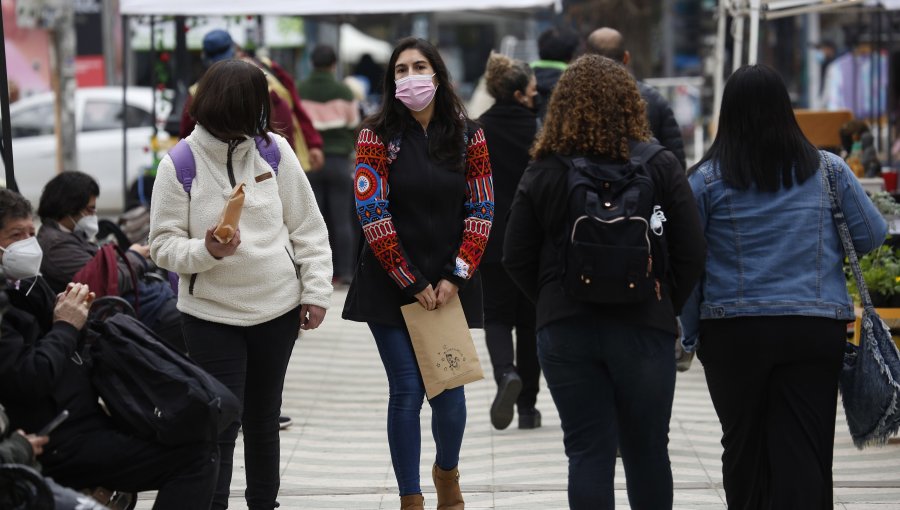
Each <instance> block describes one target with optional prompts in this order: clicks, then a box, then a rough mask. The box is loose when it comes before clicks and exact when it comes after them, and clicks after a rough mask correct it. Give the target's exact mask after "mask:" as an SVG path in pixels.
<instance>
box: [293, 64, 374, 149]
mask: <svg viewBox="0 0 900 510" xmlns="http://www.w3.org/2000/svg"><path fill="white" fill-rule="evenodd" d="M297 89H298V90H299V91H300V96H301V97H302V98H303V108H304V109H305V110H306V112H307V113H308V114H309V116H310V118H311V119H312V122H313V126H314V127H315V128H316V130H317V131H318V132H319V133H321V135H322V140H323V142H324V145H323V147H322V150H323V151H324V152H325V154H331V155H335V156H345V157H346V156H349V155H351V154H352V153H353V151H354V149H355V147H356V128H357V126H359V104H358V103H357V101H356V99H355V98H354V97H353V92H352V91H351V90H350V88H349V87H347V86H346V85H344V84H343V83H341V82H339V81H337V80H336V79H335V77H334V75H333V74H332V73H331V72H329V71H313V72H312V74H311V75H310V76H309V78H307V79H306V80H303V81H302V82H300V84H299V85H298V86H297Z"/></svg>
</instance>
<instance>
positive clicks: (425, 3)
mask: <svg viewBox="0 0 900 510" xmlns="http://www.w3.org/2000/svg"><path fill="white" fill-rule="evenodd" d="M551 5H555V6H556V9H557V11H559V10H561V7H562V0H479V1H478V2H466V3H462V2H459V1H456V0H378V1H372V0H335V1H333V2H323V1H321V0H266V1H264V2H260V1H259V0H229V1H227V2H223V1H222V0H190V1H185V0H119V12H120V13H121V14H123V15H150V14H165V15H176V16H178V15H183V16H202V15H208V14H215V15H219V16H229V15H244V14H297V15H304V16H316V15H334V14H380V13H398V12H402V13H416V12H439V11H462V10H494V9H531V8H535V7H549V6H551Z"/></svg>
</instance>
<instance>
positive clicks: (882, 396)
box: [823, 157, 900, 449]
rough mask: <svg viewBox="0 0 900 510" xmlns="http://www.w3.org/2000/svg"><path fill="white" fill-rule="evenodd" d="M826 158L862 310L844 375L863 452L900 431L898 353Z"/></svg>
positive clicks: (848, 409) (850, 419) (853, 429)
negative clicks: (875, 303) (870, 286)
mask: <svg viewBox="0 0 900 510" xmlns="http://www.w3.org/2000/svg"><path fill="white" fill-rule="evenodd" d="M823 160H824V162H825V171H826V179H827V181H828V195H829V198H830V200H831V213H832V215H833V216H834V222H835V224H836V225H837V230H838V233H839V234H840V237H841V243H842V244H843V246H844V253H845V254H846V256H847V258H848V259H849V261H850V268H851V270H852V271H853V277H854V278H855V279H856V288H857V289H858V290H859V299H860V304H861V305H862V308H863V312H862V318H861V325H862V327H861V328H860V334H859V345H858V346H857V345H854V344H852V343H850V342H847V346H846V351H845V353H844V363H843V366H842V368H841V376H840V390H841V397H842V400H843V402H844V413H845V414H846V415H847V425H848V426H849V428H850V435H851V436H852V437H853V444H855V445H856V447H857V448H859V449H862V448H863V447H865V446H869V445H883V444H885V443H886V442H887V440H888V438H890V437H891V436H893V435H896V434H897V432H898V430H900V352H898V351H897V346H896V345H895V344H894V340H893V338H891V331H890V328H888V327H887V325H886V324H885V323H884V321H883V320H881V317H879V316H878V313H876V312H875V307H874V306H873V305H872V298H871V297H870V296H869V289H868V288H867V287H866V282H865V280H864V279H863V276H862V270H861V269H860V267H859V257H858V256H857V254H856V249H855V248H854V247H853V240H852V239H851V237H850V228H849V227H848V226H847V220H846V219H845V218H844V212H843V210H842V209H841V203H840V199H841V198H840V194H839V193H838V189H837V175H836V174H835V169H834V166H833V164H832V163H831V161H830V160H829V159H828V158H827V157H823Z"/></svg>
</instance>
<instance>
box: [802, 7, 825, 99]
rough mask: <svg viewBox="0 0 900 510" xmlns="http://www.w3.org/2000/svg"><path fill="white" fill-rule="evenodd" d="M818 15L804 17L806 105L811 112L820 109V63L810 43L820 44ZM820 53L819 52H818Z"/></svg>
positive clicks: (820, 32) (820, 31)
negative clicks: (807, 98) (807, 97)
mask: <svg viewBox="0 0 900 510" xmlns="http://www.w3.org/2000/svg"><path fill="white" fill-rule="evenodd" d="M820 21H821V19H820V17H819V13H816V12H811V13H809V14H807V15H806V42H807V46H808V48H807V49H806V62H807V64H806V73H807V80H806V83H807V87H806V94H807V95H808V96H809V100H808V101H807V105H808V107H809V108H810V109H811V110H818V109H820V108H822V63H821V62H819V61H818V60H816V58H815V48H813V46H812V43H814V42H815V43H817V44H818V43H821V42H822V41H821V39H822V30H821V23H820ZM820 51H821V50H820Z"/></svg>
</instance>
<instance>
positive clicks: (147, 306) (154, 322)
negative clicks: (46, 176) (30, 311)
mask: <svg viewBox="0 0 900 510" xmlns="http://www.w3.org/2000/svg"><path fill="white" fill-rule="evenodd" d="M99 195H100V187H99V186H98V185H97V181H95V180H94V178H93V177H91V176H90V175H88V174H86V173H83V172H75V171H70V172H62V173H60V174H59V175H57V176H56V177H54V178H53V179H50V181H49V182H48V183H47V185H46V186H44V191H43V192H42V193H41V200H40V203H39V204H38V216H40V217H41V229H40V231H39V232H38V234H37V241H38V243H40V245H41V249H43V251H44V262H43V264H42V265H41V274H42V275H43V276H44V278H46V279H47V283H48V284H49V285H50V288H51V289H53V291H54V292H62V291H63V289H65V287H66V284H67V283H69V282H70V281H72V280H73V278H74V277H75V275H76V274H77V273H78V271H80V270H81V269H82V268H83V267H84V266H85V265H87V264H88V263H89V262H91V259H93V258H94V257H95V256H96V255H97V252H98V251H99V250H100V248H99V247H98V246H97V244H95V242H94V237H95V236H96V235H97V230H98V227H97V211H96V209H95V207H96V203H97V197H98V196H99ZM125 256H126V257H127V258H128V261H127V262H126V261H125V260H121V259H120V260H119V261H118V264H117V265H118V294H119V295H120V296H122V297H124V298H126V299H128V300H129V301H131V302H132V304H134V303H135V296H136V297H137V300H136V301H137V303H138V305H139V306H137V307H136V308H137V315H138V319H140V321H141V322H143V323H144V324H145V325H146V326H147V327H148V328H150V329H152V330H153V331H154V332H155V333H156V334H157V335H159V336H160V337H162V338H163V339H164V340H165V341H166V342H168V343H169V345H170V346H172V347H174V348H175V349H177V350H179V351H181V352H185V351H186V347H185V344H184V337H183V335H182V333H181V312H179V311H178V309H177V308H176V296H175V292H174V291H172V288H171V286H170V285H169V284H168V283H167V282H164V281H155V280H150V281H144V279H143V275H144V273H145V272H146V271H147V270H148V269H151V268H152V267H153V264H152V262H150V261H149V257H150V249H149V248H148V247H147V245H146V243H144V244H140V243H135V244H132V245H131V247H130V248H129V249H128V251H127V252H126V253H125ZM129 266H131V269H129ZM132 269H133V270H134V273H135V275H134V276H135V278H136V280H137V288H135V286H134V282H133V281H132V274H131V271H132Z"/></svg>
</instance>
